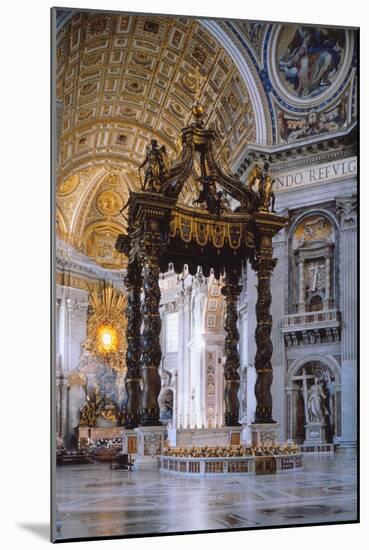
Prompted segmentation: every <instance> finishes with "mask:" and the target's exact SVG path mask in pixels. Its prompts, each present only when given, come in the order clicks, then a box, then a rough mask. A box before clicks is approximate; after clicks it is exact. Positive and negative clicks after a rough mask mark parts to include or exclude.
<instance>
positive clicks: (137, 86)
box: [126, 80, 144, 94]
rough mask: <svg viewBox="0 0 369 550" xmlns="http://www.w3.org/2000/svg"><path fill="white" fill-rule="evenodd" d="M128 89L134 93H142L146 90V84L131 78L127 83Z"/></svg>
mask: <svg viewBox="0 0 369 550" xmlns="http://www.w3.org/2000/svg"><path fill="white" fill-rule="evenodd" d="M126 90H127V91H128V92H131V93H134V94H141V93H142V92H143V91H144V85H143V84H142V83H141V82H137V81H136V80H129V81H128V82H127V83H126Z"/></svg>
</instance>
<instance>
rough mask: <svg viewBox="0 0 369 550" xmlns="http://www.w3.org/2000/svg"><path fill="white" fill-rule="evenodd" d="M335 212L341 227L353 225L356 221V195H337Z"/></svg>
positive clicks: (345, 227)
mask: <svg viewBox="0 0 369 550" xmlns="http://www.w3.org/2000/svg"><path fill="white" fill-rule="evenodd" d="M336 212H337V215H338V217H339V220H340V224H341V228H342V229H347V228H350V227H355V226H356V221H357V199H356V195H353V196H351V197H338V198H337V199H336Z"/></svg>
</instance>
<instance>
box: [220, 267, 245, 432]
mask: <svg viewBox="0 0 369 550" xmlns="http://www.w3.org/2000/svg"><path fill="white" fill-rule="evenodd" d="M239 278H240V274H239V272H238V270H229V271H226V277H225V284H224V286H223V287H222V294H223V295H224V296H225V299H226V320H225V325H224V329H225V332H226V337H225V344H224V352H225V356H226V361H225V364H224V379H225V388H224V401H225V415H224V422H225V425H226V426H240V424H239V422H238V417H239V412H240V404H239V401H238V396H237V394H238V390H239V387H240V375H239V373H238V370H239V367H240V355H239V352H238V341H239V339H240V335H239V332H238V328H237V320H238V314H237V306H238V300H239V296H240V292H241V290H242V286H241V285H240V284H239Z"/></svg>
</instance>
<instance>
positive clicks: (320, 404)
mask: <svg viewBox="0 0 369 550" xmlns="http://www.w3.org/2000/svg"><path fill="white" fill-rule="evenodd" d="M326 398H327V396H326V394H325V393H324V391H323V388H322V385H321V383H320V382H319V380H318V378H315V379H314V383H313V384H312V385H311V386H310V389H309V391H308V395H307V402H308V405H307V409H308V413H309V421H310V422H323V421H324V417H325V416H327V415H329V411H328V409H327V407H326V406H325V404H324V403H325V400H326Z"/></svg>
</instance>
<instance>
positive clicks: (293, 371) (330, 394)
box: [285, 354, 341, 444]
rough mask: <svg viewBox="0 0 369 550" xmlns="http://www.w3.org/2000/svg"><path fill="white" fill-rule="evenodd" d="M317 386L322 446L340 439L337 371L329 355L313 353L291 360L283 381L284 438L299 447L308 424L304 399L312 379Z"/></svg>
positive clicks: (338, 376) (333, 360)
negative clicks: (323, 428) (323, 430)
mask: <svg viewBox="0 0 369 550" xmlns="http://www.w3.org/2000/svg"><path fill="white" fill-rule="evenodd" d="M316 379H317V380H318V384H319V385H320V386H321V388H322V391H323V393H324V395H325V396H326V397H325V398H324V399H323V398H322V402H321V404H322V411H323V416H324V418H323V421H324V423H325V425H326V443H332V442H337V441H339V438H340V436H341V368H340V365H339V363H338V362H337V360H336V359H335V358H334V357H333V356H331V355H321V354H315V355H310V356H308V357H304V358H302V359H298V360H296V361H294V363H293V364H292V365H291V367H290V368H289V370H288V373H287V380H286V399H285V412H286V437H287V439H292V440H294V441H297V442H298V443H300V444H302V443H304V441H305V440H306V426H307V424H308V422H309V410H308V396H309V391H310V390H311V386H312V385H313V384H314V381H315V380H316Z"/></svg>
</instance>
